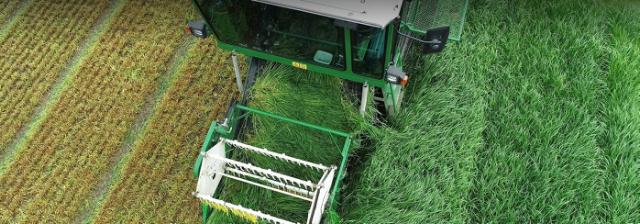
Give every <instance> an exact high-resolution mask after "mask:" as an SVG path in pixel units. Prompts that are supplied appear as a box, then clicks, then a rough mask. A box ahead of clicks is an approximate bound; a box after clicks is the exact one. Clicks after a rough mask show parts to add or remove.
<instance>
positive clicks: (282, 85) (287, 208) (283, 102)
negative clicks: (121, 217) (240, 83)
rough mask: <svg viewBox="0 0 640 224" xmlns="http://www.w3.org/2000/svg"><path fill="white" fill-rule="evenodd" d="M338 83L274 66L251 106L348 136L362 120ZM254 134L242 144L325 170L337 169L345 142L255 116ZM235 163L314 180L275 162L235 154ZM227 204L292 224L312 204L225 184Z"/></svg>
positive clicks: (218, 217)
mask: <svg viewBox="0 0 640 224" xmlns="http://www.w3.org/2000/svg"><path fill="white" fill-rule="evenodd" d="M341 88H342V84H341V82H340V80H337V79H334V78H330V77H327V76H321V75H317V74H310V73H305V72H302V71H299V70H295V69H292V68H290V67H287V66H279V67H272V68H270V69H268V70H267V71H265V72H263V74H261V75H260V76H259V77H258V80H257V82H256V86H255V87H254V89H253V90H252V99H251V103H250V106H252V107H255V108H259V109H260V110H263V111H268V112H271V113H274V114H278V115H281V116H284V117H288V118H292V119H296V120H300V121H305V122H308V123H312V124H317V125H321V126H324V127H327V128H332V129H335V130H341V131H346V132H350V131H353V130H354V128H355V127H356V124H357V123H358V122H359V121H361V119H360V118H359V117H358V115H357V114H356V112H355V109H356V108H355V107H353V106H352V105H350V103H348V102H345V101H344V98H343V93H342V89H341ZM252 121H253V127H252V128H250V130H253V132H252V133H249V134H248V135H247V137H246V138H245V140H244V141H246V142H248V143H249V144H252V145H254V146H258V147H263V148H267V149H269V150H272V151H275V152H280V153H285V154H287V155H289V156H292V157H295V158H301V159H304V160H307V161H311V162H315V163H320V164H324V165H339V162H340V159H341V154H340V153H341V149H342V147H341V146H342V144H343V143H344V139H341V138H340V137H338V136H334V137H333V138H332V137H331V136H330V135H327V134H324V133H321V132H317V131H314V130H311V129H308V128H304V127H301V126H295V125H290V124H287V123H283V122H276V121H275V120H273V119H270V118H264V117H259V116H254V117H253V118H252ZM235 156H236V158H237V159H240V160H244V161H248V162H250V163H251V164H254V165H257V166H259V167H263V168H270V169H272V170H274V171H278V172H282V173H285V174H289V175H292V176H294V177H298V178H301V179H303V180H317V179H319V177H320V176H319V175H317V173H316V172H308V170H306V169H300V168H299V167H297V166H290V165H287V164H285V163H282V162H276V161H274V159H270V158H265V157H264V156H257V155H254V154H251V155H249V154H236V155H235ZM220 198H222V199H223V200H225V201H228V202H231V203H234V204H239V205H242V206H244V207H246V208H251V209H254V210H258V211H261V212H263V213H265V214H269V215H273V216H275V217H279V218H284V219H287V220H290V221H297V222H302V223H303V222H305V221H306V214H307V213H308V209H309V207H310V204H309V203H308V202H306V201H302V200H299V199H295V198H292V197H289V196H283V195H281V194H279V193H275V192H270V191H266V190H261V189H258V188H256V187H251V186H249V185H247V184H242V183H239V182H237V181H227V182H225V185H224V191H223V193H222V195H221V196H220ZM241 222H244V220H241V219H238V218H236V217H231V216H227V215H223V214H222V213H217V214H214V216H213V218H212V219H211V222H210V223H241Z"/></svg>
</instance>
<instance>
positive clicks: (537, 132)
mask: <svg viewBox="0 0 640 224" xmlns="http://www.w3.org/2000/svg"><path fill="white" fill-rule="evenodd" d="M475 4H476V6H480V7H482V8H481V9H482V11H483V12H480V13H482V14H485V15H487V16H490V17H496V18H497V19H494V21H492V22H491V23H486V24H485V25H484V26H495V27H499V28H500V29H499V30H497V31H496V32H486V33H485V34H484V35H493V36H494V37H495V38H494V41H495V42H496V43H497V44H498V46H499V49H498V51H497V52H498V55H499V56H498V60H497V63H496V64H495V65H494V66H495V69H494V70H493V71H492V72H491V73H490V75H488V76H487V77H488V84H489V85H488V105H489V106H488V110H487V119H488V125H487V129H486V131H485V132H484V137H485V141H486V147H485V149H484V150H482V151H481V153H480V154H479V158H478V160H477V167H478V172H477V175H476V179H475V181H474V186H473V191H472V197H471V198H470V202H471V203H470V212H471V214H472V215H471V216H472V219H471V220H470V222H472V223H513V222H515V223H550V222H552V223H575V222H578V223H589V222H602V221H603V220H602V217H600V216H599V211H600V209H601V208H602V206H603V201H602V198H601V197H600V194H601V193H602V192H603V190H604V184H605V183H604V182H603V175H602V174H603V173H602V170H601V169H600V168H599V164H598V162H599V161H600V160H601V158H602V153H601V152H602V149H601V148H600V147H599V145H598V142H597V136H599V135H600V134H601V133H603V131H604V127H603V126H602V125H601V124H602V123H601V120H600V116H599V115H600V111H601V110H602V104H603V102H602V100H603V98H604V95H605V94H604V93H605V89H606V85H605V80H604V79H605V76H606V72H605V68H606V60H607V51H606V46H607V44H608V43H607V38H606V37H607V35H606V30H607V29H606V24H605V22H606V19H605V17H604V11H602V10H601V9H600V8H601V7H599V5H598V4H594V2H591V1H589V2H584V1H574V0H566V1H555V2H553V3H552V2H531V1H509V2H493V1H480V2H476V3H475ZM494 9H503V10H500V11H497V10H494ZM495 20H497V21H495ZM495 24H499V25H497V26H496V25H495Z"/></svg>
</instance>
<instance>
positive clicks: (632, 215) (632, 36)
mask: <svg viewBox="0 0 640 224" xmlns="http://www.w3.org/2000/svg"><path fill="white" fill-rule="evenodd" d="M621 6H622V7H625V6H624V5H621ZM611 11H612V12H611V16H609V18H610V19H609V27H610V30H611V33H612V35H611V38H612V43H611V47H610V51H611V60H610V63H609V75H608V77H607V80H606V81H607V86H608V87H609V92H608V95H607V97H605V98H604V99H605V109H604V116H605V120H604V123H605V126H606V129H607V131H606V132H605V133H604V135H603V137H602V139H601V141H602V143H601V145H602V147H603V152H604V155H605V159H604V160H603V161H602V166H603V169H604V170H605V171H606V179H605V186H606V188H605V189H606V193H604V194H603V196H602V197H603V198H604V199H605V206H604V209H603V212H602V215H603V216H604V217H605V218H606V219H605V221H606V222H609V223H632V222H637V221H639V220H640V37H639V36H638V34H640V18H638V16H637V15H639V14H640V7H638V8H635V10H627V9H620V7H615V8H613V9H612V10H611Z"/></svg>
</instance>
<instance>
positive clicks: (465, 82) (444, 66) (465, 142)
mask: <svg viewBox="0 0 640 224" xmlns="http://www.w3.org/2000/svg"><path fill="white" fill-rule="evenodd" d="M484 16H485V15H484V14H483V13H482V12H478V11H476V10H473V9H472V10H471V11H470V12H469V15H468V18H469V20H468V22H467V24H468V25H467V26H466V28H465V29H466V30H465V37H464V38H463V39H464V41H463V42H460V43H451V44H450V45H449V46H448V48H447V50H446V52H444V53H443V54H441V55H434V56H430V57H425V58H423V59H421V60H418V62H417V63H418V65H417V67H416V68H415V69H414V71H412V72H411V74H414V75H413V76H412V77H411V80H412V81H411V83H410V84H409V87H408V88H409V92H408V93H407V95H406V96H405V100H406V102H405V103H403V107H404V108H403V112H402V113H400V114H398V115H397V117H395V118H394V119H393V122H391V126H390V127H382V128H381V129H380V130H378V131H376V132H374V133H373V134H372V135H371V136H370V139H371V141H372V146H371V148H372V149H371V150H372V151H373V152H372V153H371V154H370V155H368V157H369V158H368V159H367V161H365V163H364V165H363V167H365V168H364V170H362V171H357V170H356V171H355V172H360V173H359V174H358V178H357V180H355V181H354V182H353V183H352V185H353V186H352V188H353V189H350V193H349V194H348V195H347V196H346V198H345V203H346V205H345V207H344V213H345V216H344V218H345V220H344V221H345V222H346V223H464V222H467V221H468V220H469V219H470V214H469V211H468V208H467V205H468V202H469V200H468V198H469V192H470V189H471V187H472V181H473V178H474V173H475V170H476V168H475V164H476V154H477V153H478V152H479V151H481V150H482V149H483V144H484V142H483V136H482V133H483V131H484V129H485V126H486V122H487V121H486V118H485V110H486V108H487V102H486V94H487V93H486V85H487V83H486V82H487V80H488V76H489V75H490V74H491V73H492V72H493V71H494V70H495V67H494V66H493V65H494V64H495V63H496V60H497V58H498V53H497V49H498V45H497V44H496V43H495V42H494V38H495V37H494V35H493V34H489V33H491V32H492V31H493V30H495V29H491V27H487V26H486V24H489V23H491V22H493V21H486V20H485V19H486V18H484ZM485 29H489V30H485ZM485 32H486V33H485ZM478 46H481V47H478Z"/></svg>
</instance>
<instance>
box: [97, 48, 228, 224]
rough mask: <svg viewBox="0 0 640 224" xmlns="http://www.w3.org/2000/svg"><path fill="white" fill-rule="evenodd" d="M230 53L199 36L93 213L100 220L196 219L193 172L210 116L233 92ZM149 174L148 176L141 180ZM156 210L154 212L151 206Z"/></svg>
mask: <svg viewBox="0 0 640 224" xmlns="http://www.w3.org/2000/svg"><path fill="white" fill-rule="evenodd" d="M228 59H229V54H226V53H222V51H221V50H219V49H218V48H217V46H216V45H215V44H214V43H213V41H212V40H210V39H209V40H205V41H199V42H198V43H197V44H196V47H195V48H193V49H192V50H191V51H190V52H189V56H188V57H187V59H186V60H185V63H184V64H183V66H182V67H181V69H180V73H181V75H180V76H179V78H178V79H176V81H175V83H174V85H173V86H172V87H171V88H170V89H168V91H167V94H166V95H165V97H164V98H163V100H162V102H161V104H160V105H159V107H158V110H156V113H155V115H154V116H153V117H152V119H151V120H150V121H149V125H148V126H147V127H146V129H145V132H144V135H141V138H140V139H139V140H138V141H136V143H135V145H134V148H133V150H132V152H131V154H130V156H129V158H128V160H127V162H126V164H125V165H124V167H123V169H122V171H121V174H120V175H119V176H120V178H119V179H118V180H117V181H116V182H115V185H113V187H112V189H111V191H110V192H109V194H108V196H107V198H106V200H105V202H104V203H103V205H102V208H101V209H100V210H99V211H97V216H95V217H94V220H93V221H95V222H96V223H118V222H124V223H172V222H177V223H183V222H184V223H197V222H198V221H200V220H201V218H200V213H199V211H200V209H199V207H198V202H197V200H196V199H195V198H194V197H193V196H191V192H192V191H193V190H194V189H195V182H194V178H193V177H192V176H191V172H188V171H189V170H190V169H191V167H192V165H193V161H194V158H196V157H197V154H198V152H199V148H200V145H201V144H202V142H203V141H204V137H205V136H206V133H207V131H208V127H209V125H210V122H212V121H213V120H215V119H221V118H222V117H221V116H220V115H224V112H225V110H226V108H227V106H226V105H227V103H228V101H229V100H230V99H231V97H232V96H233V95H234V94H233V91H234V90H233V89H234V87H235V85H234V79H233V75H232V74H233V71H232V70H231V68H230V67H229V61H228ZM140 180H145V181H140ZM151 211H152V212H151Z"/></svg>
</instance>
